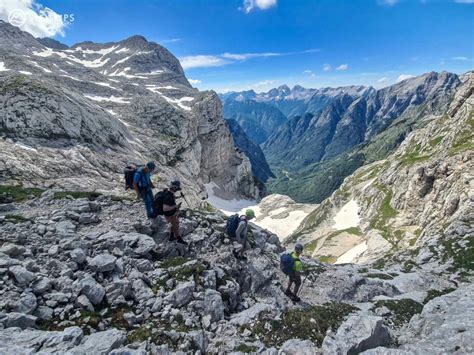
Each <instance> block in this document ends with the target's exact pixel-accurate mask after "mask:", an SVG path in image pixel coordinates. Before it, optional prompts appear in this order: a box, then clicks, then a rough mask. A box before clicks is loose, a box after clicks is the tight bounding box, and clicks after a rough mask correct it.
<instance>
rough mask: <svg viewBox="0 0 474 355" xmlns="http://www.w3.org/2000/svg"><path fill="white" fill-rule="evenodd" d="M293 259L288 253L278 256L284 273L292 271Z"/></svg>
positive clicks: (288, 273)
mask: <svg viewBox="0 0 474 355" xmlns="http://www.w3.org/2000/svg"><path fill="white" fill-rule="evenodd" d="M293 266H295V260H294V259H293V257H292V256H291V255H290V254H289V253H284V254H282V255H281V256H280V269H281V271H283V273H284V274H286V275H290V274H291V273H292V272H293Z"/></svg>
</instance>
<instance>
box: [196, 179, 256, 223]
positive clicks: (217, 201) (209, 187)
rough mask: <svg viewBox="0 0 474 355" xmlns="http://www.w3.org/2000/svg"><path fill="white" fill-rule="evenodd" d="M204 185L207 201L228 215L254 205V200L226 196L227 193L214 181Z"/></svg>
mask: <svg viewBox="0 0 474 355" xmlns="http://www.w3.org/2000/svg"><path fill="white" fill-rule="evenodd" d="M204 186H205V188H206V192H207V196H208V197H207V201H208V202H209V203H210V204H211V205H212V206H214V207H215V208H217V209H219V210H221V211H222V212H223V213H225V214H226V215H228V216H230V215H232V214H234V213H237V212H239V211H240V210H242V209H244V208H248V207H251V206H255V205H256V204H257V202H256V201H255V200H249V199H242V198H235V197H233V198H229V196H226V194H227V193H226V192H225V191H222V190H221V188H220V187H219V186H218V185H217V184H216V183H214V182H210V183H208V184H205V185H204ZM226 197H227V198H226Z"/></svg>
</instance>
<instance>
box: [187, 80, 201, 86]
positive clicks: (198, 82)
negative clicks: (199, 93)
mask: <svg viewBox="0 0 474 355" xmlns="http://www.w3.org/2000/svg"><path fill="white" fill-rule="evenodd" d="M188 81H189V82H190V83H191V84H192V85H196V84H201V80H198V79H188Z"/></svg>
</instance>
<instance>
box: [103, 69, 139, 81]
mask: <svg viewBox="0 0 474 355" xmlns="http://www.w3.org/2000/svg"><path fill="white" fill-rule="evenodd" d="M130 69H131V68H130V67H126V68H124V69H123V70H122V71H118V70H116V71H114V72H113V73H110V74H108V75H109V76H124V77H126V78H127V79H148V78H147V77H146V76H140V75H132V74H127V72H128V71H129V70H130Z"/></svg>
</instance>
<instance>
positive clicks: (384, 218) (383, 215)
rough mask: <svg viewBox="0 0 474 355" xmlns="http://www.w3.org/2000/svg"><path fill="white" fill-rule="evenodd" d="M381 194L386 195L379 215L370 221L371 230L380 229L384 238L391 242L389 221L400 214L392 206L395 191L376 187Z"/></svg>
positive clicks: (381, 186) (380, 186)
mask: <svg viewBox="0 0 474 355" xmlns="http://www.w3.org/2000/svg"><path fill="white" fill-rule="evenodd" d="M375 186H376V187H377V188H378V189H379V190H380V191H381V192H383V193H384V194H385V197H384V198H383V200H382V202H381V204H380V207H379V210H378V212H377V215H376V216H375V217H374V218H373V219H372V220H371V221H370V228H372V229H378V230H379V231H381V232H382V236H383V237H384V238H385V239H387V240H389V238H390V233H391V231H390V228H389V227H388V220H389V219H391V218H393V217H395V216H396V215H397V214H398V212H397V210H395V209H394V208H393V207H392V206H391V205H390V203H391V201H392V197H393V191H392V190H391V189H389V188H387V187H385V186H383V185H379V184H377V185H375Z"/></svg>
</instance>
